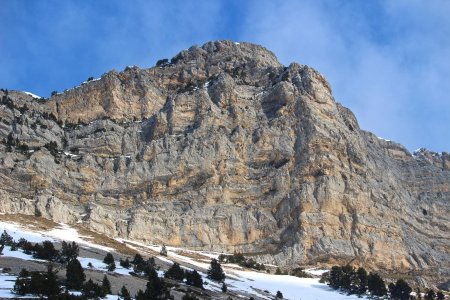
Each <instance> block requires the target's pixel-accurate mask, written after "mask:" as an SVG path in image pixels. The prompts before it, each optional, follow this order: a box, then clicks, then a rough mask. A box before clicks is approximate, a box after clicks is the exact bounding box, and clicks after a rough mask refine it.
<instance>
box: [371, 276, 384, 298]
mask: <svg viewBox="0 0 450 300" xmlns="http://www.w3.org/2000/svg"><path fill="white" fill-rule="evenodd" d="M367 288H368V290H369V292H370V293H371V294H372V295H373V296H378V297H381V296H385V295H386V294H387V290H386V285H385V283H384V280H383V278H381V277H380V275H378V274H377V273H370V274H369V276H368V278H367Z"/></svg>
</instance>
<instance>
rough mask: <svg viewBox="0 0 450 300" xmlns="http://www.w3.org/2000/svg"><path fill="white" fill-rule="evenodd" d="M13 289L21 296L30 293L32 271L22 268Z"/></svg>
mask: <svg viewBox="0 0 450 300" xmlns="http://www.w3.org/2000/svg"><path fill="white" fill-rule="evenodd" d="M13 291H14V293H16V294H17V295H21V296H24V295H26V294H28V293H30V272H28V271H27V270H26V269H22V270H21V271H20V273H19V276H17V278H16V282H15V283H14V288H13Z"/></svg>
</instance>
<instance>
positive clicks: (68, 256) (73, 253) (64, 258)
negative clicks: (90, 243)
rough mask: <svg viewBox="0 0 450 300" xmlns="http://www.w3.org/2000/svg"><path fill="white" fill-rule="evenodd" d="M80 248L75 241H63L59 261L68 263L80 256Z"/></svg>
mask: <svg viewBox="0 0 450 300" xmlns="http://www.w3.org/2000/svg"><path fill="white" fill-rule="evenodd" d="M79 252H80V249H79V247H78V245H77V244H76V243H75V242H72V243H67V242H66V241H63V242H62V244H61V253H60V254H59V261H60V262H61V263H68V262H69V261H72V260H74V259H76V258H77V257H78V254H79Z"/></svg>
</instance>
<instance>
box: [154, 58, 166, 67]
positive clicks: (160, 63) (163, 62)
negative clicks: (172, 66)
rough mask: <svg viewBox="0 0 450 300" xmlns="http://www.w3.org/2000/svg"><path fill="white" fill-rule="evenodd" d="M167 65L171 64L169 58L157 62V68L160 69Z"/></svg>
mask: <svg viewBox="0 0 450 300" xmlns="http://www.w3.org/2000/svg"><path fill="white" fill-rule="evenodd" d="M167 64H169V60H168V59H167V58H163V59H160V60H158V61H157V62H156V66H157V67H159V66H165V65H167Z"/></svg>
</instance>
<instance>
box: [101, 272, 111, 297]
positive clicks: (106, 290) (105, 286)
mask: <svg viewBox="0 0 450 300" xmlns="http://www.w3.org/2000/svg"><path fill="white" fill-rule="evenodd" d="M102 292H103V294H104V295H107V294H111V283H110V282H109V279H108V277H107V276H106V275H104V276H103V281H102Z"/></svg>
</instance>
